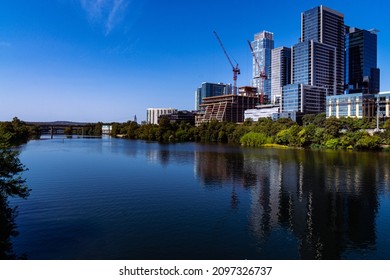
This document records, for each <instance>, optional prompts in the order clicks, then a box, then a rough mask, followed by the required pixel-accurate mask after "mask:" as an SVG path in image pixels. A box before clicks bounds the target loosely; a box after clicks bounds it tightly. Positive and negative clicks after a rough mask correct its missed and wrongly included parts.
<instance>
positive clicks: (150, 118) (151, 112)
mask: <svg viewBox="0 0 390 280" xmlns="http://www.w3.org/2000/svg"><path fill="white" fill-rule="evenodd" d="M174 113H177V109H173V108H148V109H146V121H147V123H151V124H158V118H159V117H160V116H162V115H167V114H174Z"/></svg>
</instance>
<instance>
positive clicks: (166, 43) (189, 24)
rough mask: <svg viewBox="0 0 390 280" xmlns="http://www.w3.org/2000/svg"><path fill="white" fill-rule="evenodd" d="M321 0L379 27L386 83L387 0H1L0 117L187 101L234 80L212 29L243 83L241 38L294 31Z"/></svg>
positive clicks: (114, 111) (136, 110) (286, 37)
mask: <svg viewBox="0 0 390 280" xmlns="http://www.w3.org/2000/svg"><path fill="white" fill-rule="evenodd" d="M321 4H323V5H325V6H328V7H330V8H332V9H335V10H337V11H340V12H342V13H343V14H344V16H345V23H346V24H348V25H350V26H356V27H358V28H363V29H371V28H377V29H379V30H380V33H379V35H378V66H379V68H380V69H381V90H382V91H386V90H390V79H389V78H390V51H389V48H390V24H389V16H388V14H389V12H388V10H389V8H390V4H389V3H388V2H386V1H383V0H380V1H379V0H371V1H361V0H355V1H347V0H330V1H322V2H320V1H311V0H280V1H258V0H241V1H231V0H211V1H210V0H208V1H204V0H187V1H184V0H183V1H173V0H165V1H162V0H137V1H136V0H45V1H44V0H4V1H1V9H0V120H1V121H4V120H11V119H12V118H13V117H14V116H17V117H19V118H20V119H22V120H25V121H54V120H67V121H87V122H95V121H103V122H112V121H119V122H123V121H127V120H132V119H133V118H134V115H137V119H138V121H141V120H144V119H145V118H146V108H148V107H173V108H178V109H190V110H191V109H193V108H194V92H195V90H196V88H197V87H198V86H199V85H200V84H201V83H202V82H205V81H207V82H224V83H229V82H232V71H231V68H230V65H229V64H228V61H227V60H226V58H225V56H224V54H223V52H222V50H221V48H220V46H219V44H218V42H217V40H216V38H215V37H214V35H213V30H216V31H217V32H218V34H219V36H220V37H221V39H222V41H223V43H224V45H225V47H226V49H227V51H228V53H229V54H230V56H231V57H232V58H234V59H235V60H236V61H237V62H238V63H239V66H240V69H241V75H240V76H239V77H238V85H239V86H242V85H249V84H250V78H251V59H252V58H251V54H250V51H249V47H248V45H247V42H246V40H248V39H249V40H252V39H253V35H254V34H255V33H257V32H260V31H262V30H267V31H271V32H273V33H274V36H275V47H278V46H282V45H284V46H288V47H290V46H292V45H293V44H295V43H296V42H297V40H298V38H299V36H300V13H301V12H303V11H305V10H308V9H310V8H312V7H315V6H318V5H321Z"/></svg>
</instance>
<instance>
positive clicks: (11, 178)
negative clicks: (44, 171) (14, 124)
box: [0, 132, 31, 259]
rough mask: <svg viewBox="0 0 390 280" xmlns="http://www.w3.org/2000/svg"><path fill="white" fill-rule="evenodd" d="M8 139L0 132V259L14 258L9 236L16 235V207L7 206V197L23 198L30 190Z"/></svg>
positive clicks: (23, 169)
mask: <svg viewBox="0 0 390 280" xmlns="http://www.w3.org/2000/svg"><path fill="white" fill-rule="evenodd" d="M2 133H3V132H2ZM10 139H11V137H10V134H8V135H4V134H0V259H15V258H16V255H15V254H14V252H13V249H12V242H11V238H13V237H15V236H17V235H18V232H17V230H16V224H15V217H16V215H17V208H16V207H13V208H11V207H10V206H9V201H8V198H9V197H21V198H24V199H25V198H27V197H28V195H29V194H30V191H31V190H30V189H29V188H28V187H27V185H26V181H25V179H23V178H22V177H21V175H20V174H21V173H22V172H23V171H25V167H24V166H23V164H22V163H21V162H20V160H19V157H18V155H19V153H18V152H17V151H15V150H11V149H10V147H11V143H10Z"/></svg>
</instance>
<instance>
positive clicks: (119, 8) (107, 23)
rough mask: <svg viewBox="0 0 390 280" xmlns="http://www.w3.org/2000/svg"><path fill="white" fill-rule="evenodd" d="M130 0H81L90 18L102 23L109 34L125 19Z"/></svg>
mask: <svg viewBox="0 0 390 280" xmlns="http://www.w3.org/2000/svg"><path fill="white" fill-rule="evenodd" d="M129 3H130V1H129V0H80V4H81V7H82V8H83V9H84V10H85V11H86V13H87V15H88V18H89V19H90V20H91V21H92V22H94V23H99V24H102V25H103V27H104V31H105V34H106V35H108V34H109V33H110V32H111V31H112V30H113V29H114V28H115V27H116V26H117V25H119V24H120V23H121V21H122V20H123V19H124V15H125V12H126V10H127V8H128V5H129Z"/></svg>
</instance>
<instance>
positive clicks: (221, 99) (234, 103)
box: [195, 94, 259, 126]
mask: <svg viewBox="0 0 390 280" xmlns="http://www.w3.org/2000/svg"><path fill="white" fill-rule="evenodd" d="M258 104H259V97H258V96H256V95H252V94H251V95H235V94H226V95H220V96H213V97H205V98H203V102H202V104H201V105H200V112H199V113H198V114H197V116H196V119H195V124H196V126H199V125H200V124H202V123H205V122H209V121H211V120H217V121H220V122H222V121H226V122H235V123H241V122H243V121H244V111H245V110H247V109H254V108H255V107H256V105H258Z"/></svg>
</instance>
